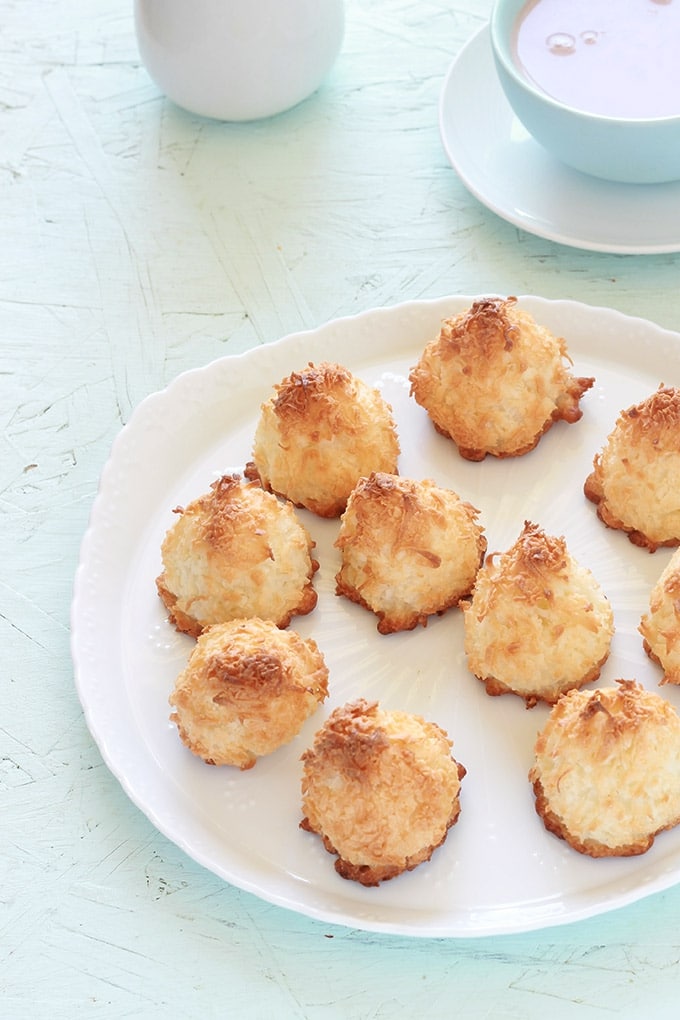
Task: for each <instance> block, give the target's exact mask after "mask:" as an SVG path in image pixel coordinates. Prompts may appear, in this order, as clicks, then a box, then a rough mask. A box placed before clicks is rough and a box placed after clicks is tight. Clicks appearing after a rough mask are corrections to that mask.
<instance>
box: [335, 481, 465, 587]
mask: <svg viewBox="0 0 680 1020" xmlns="http://www.w3.org/2000/svg"><path fill="white" fill-rule="evenodd" d="M423 494H424V495H426V496H427V503H424V502H423ZM446 495H448V493H446V492H442V493H441V495H440V494H439V492H438V487H437V486H436V485H435V484H434V483H433V482H430V481H429V480H428V481H425V482H421V483H418V482H415V481H413V480H412V479H410V478H404V477H402V476H401V475H394V474H389V473H388V472H385V471H373V472H372V473H371V474H370V475H369V476H368V477H366V478H360V479H359V481H358V482H357V485H356V487H355V489H354V493H353V495H352V511H353V512H354V513H355V514H356V530H355V534H354V536H353V539H352V540H353V541H356V540H358V539H360V538H363V537H365V534H366V533H367V534H368V535H370V536H373V535H375V545H376V551H378V550H379V549H382V550H384V549H385V548H386V547H387V546H388V545H389V547H390V548H391V550H392V552H393V553H394V552H396V551H397V550H399V549H403V550H408V551H409V552H411V553H415V554H416V555H418V556H422V557H423V558H424V559H425V560H427V561H428V562H429V563H431V564H432V566H434V567H438V566H440V564H441V556H439V555H438V554H437V553H434V552H432V551H431V550H430V549H427V548H424V547H423V542H422V539H423V533H424V529H425V527H426V525H427V527H428V528H429V527H430V526H431V524H432V523H433V522H434V521H440V522H441V523H442V524H443V523H445V521H446V510H447V504H446V502H445V496H446ZM376 504H378V505H379V506H380V508H381V520H380V528H379V529H377V528H376V520H375V511H374V507H375V505H376ZM462 505H463V506H464V507H466V508H467V509H468V510H469V513H470V517H471V520H473V521H474V520H476V518H477V517H478V516H479V510H477V509H476V507H473V506H472V504H470V503H465V502H463V504H462ZM425 534H426V535H427V534H428V532H427V531H425ZM346 542H347V539H345V538H344V537H341V538H339V539H338V541H337V542H336V545H337V546H339V547H342V545H343V544H346Z"/></svg>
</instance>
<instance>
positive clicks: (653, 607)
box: [639, 549, 680, 684]
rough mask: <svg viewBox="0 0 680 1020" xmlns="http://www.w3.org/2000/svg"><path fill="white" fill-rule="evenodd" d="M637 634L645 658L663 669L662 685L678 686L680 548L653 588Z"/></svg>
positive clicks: (679, 671) (679, 682)
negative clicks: (640, 639) (642, 646)
mask: <svg viewBox="0 0 680 1020" xmlns="http://www.w3.org/2000/svg"><path fill="white" fill-rule="evenodd" d="M639 631H640V633H641V634H642V638H643V645H644V649H645V651H646V652H647V655H649V657H650V659H652V661H653V662H656V663H658V664H659V665H660V666H661V668H662V669H663V677H662V679H661V683H662V684H680V549H676V550H675V552H674V553H673V555H672V557H671V559H670V560H669V562H668V564H667V565H666V567H665V568H664V570H663V571H662V572H661V575H660V576H659V579H658V580H657V582H656V584H655V585H654V587H653V588H652V590H651V592H650V595H649V609H648V611H647V612H646V613H644V614H643V616H642V619H641V620H640V627H639Z"/></svg>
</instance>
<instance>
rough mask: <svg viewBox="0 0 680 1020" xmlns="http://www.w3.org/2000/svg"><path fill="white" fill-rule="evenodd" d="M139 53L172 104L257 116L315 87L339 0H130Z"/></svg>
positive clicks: (338, 33) (337, 41) (217, 114)
mask: <svg viewBox="0 0 680 1020" xmlns="http://www.w3.org/2000/svg"><path fill="white" fill-rule="evenodd" d="M134 15H135V30H136V33H137V43H138V46H139V53H140V56H141V58H142V61H143V63H144V65H145V67H146V69H147V71H148V72H149V74H150V76H151V78H152V79H153V80H154V82H155V83H156V84H157V85H158V87H159V88H160V89H161V90H162V91H163V92H164V93H165V94H166V95H167V96H168V97H169V98H170V99H172V100H173V102H175V103H177V105H178V106H181V107H183V108H184V109H186V110H189V111H191V112H192V113H198V114H201V115H202V116H205V117H214V118H217V119H218V120H234V121H241V120H256V119H258V118H260V117H270V116H272V115H273V114H276V113H281V112H282V111H283V110H287V109H289V108H290V107H291V106H295V105H296V104H297V103H299V102H301V101H302V100H303V99H306V98H307V96H309V95H311V93H312V92H314V91H315V90H316V89H317V88H318V87H319V85H320V84H321V82H322V81H323V79H324V77H325V75H326V74H327V72H328V71H329V70H330V68H331V66H332V65H333V62H334V61H335V58H336V57H337V55H338V53H339V51H340V47H341V45H342V39H343V34H344V28H345V12H344V0H134Z"/></svg>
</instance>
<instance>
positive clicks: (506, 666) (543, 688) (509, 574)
mask: <svg viewBox="0 0 680 1020" xmlns="http://www.w3.org/2000/svg"><path fill="white" fill-rule="evenodd" d="M462 608H463V615H464V627H465V653H466V656H467V661H468V666H469V668H470V670H471V672H472V673H474V674H475V676H476V677H477V678H478V679H479V680H481V681H482V682H483V683H484V684H485V686H486V690H487V693H488V694H491V695H499V694H506V693H513V694H517V695H519V697H521V698H523V699H524V701H525V702H526V705H527V707H528V708H532V707H533V706H534V705H535V704H536V703H537V702H538V701H544V702H547V703H548V704H552V703H554V702H555V701H556V700H557V699H558V698H559V697H560V695H561V694H563V693H564V692H565V691H568V690H571V689H572V688H577V687H582V686H583V685H584V684H587V683H589V682H590V681H592V680H596V679H597V678H598V676H599V675H600V671H601V668H602V666H603V665H604V663H605V661H606V660H607V657H608V655H609V650H610V645H611V639H612V636H613V633H614V616H613V611H612V607H611V604H610V602H609V600H608V599H607V597H606V596H605V595H604V593H603V592H602V590H601V588H600V586H599V584H598V582H597V581H596V580H595V578H594V577H593V575H592V574H591V572H590V571H589V570H588V569H587V568H585V567H582V566H580V565H579V564H578V563H577V562H576V560H575V559H574V558H573V556H572V555H571V554H570V553H569V551H568V549H567V546H566V542H565V540H564V538H561V537H560V538H556V537H553V536H549V535H546V534H545V532H544V531H543V530H542V529H541V528H539V527H538V525H536V524H533V523H531V522H530V521H525V523H524V527H523V529H522V532H521V533H520V536H519V538H518V539H517V541H516V542H515V543H514V545H513V546H511V548H510V549H508V551H507V552H505V553H500V554H499V553H492V554H490V555H489V556H487V558H486V562H485V563H484V566H483V567H482V568H481V570H480V571H479V573H478V575H477V580H476V582H475V587H474V591H473V593H472V598H471V599H470V600H469V601H468V602H466V603H463V604H462Z"/></svg>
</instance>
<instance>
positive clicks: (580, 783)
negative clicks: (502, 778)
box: [529, 680, 680, 857]
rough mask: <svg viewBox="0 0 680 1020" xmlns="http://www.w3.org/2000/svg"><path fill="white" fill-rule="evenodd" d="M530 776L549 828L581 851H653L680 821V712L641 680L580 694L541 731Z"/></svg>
mask: <svg viewBox="0 0 680 1020" xmlns="http://www.w3.org/2000/svg"><path fill="white" fill-rule="evenodd" d="M529 780H530V782H531V783H532V784H533V788H534V794H535V797H536V811H537V812H538V814H539V815H540V816H541V818H542V819H543V822H544V824H545V827H546V828H547V829H548V830H549V831H550V832H552V833H554V834H555V835H556V836H559V837H560V838H561V839H564V840H566V842H567V843H568V844H569V845H570V846H572V847H573V848H574V849H575V850H578V851H579V853H582V854H587V855H589V856H590V857H630V856H634V855H635V854H642V853H645V851H646V850H649V848H650V846H651V845H652V843H653V842H654V837H655V836H656V835H657V834H658V833H659V832H661V831H662V830H664V829H670V828H672V827H673V826H675V825H677V824H678V822H680V717H678V714H677V712H676V711H675V709H674V708H673V706H672V705H671V704H670V703H669V702H668V701H667V700H666V699H664V698H662V697H661V696H660V695H659V694H656V693H654V692H651V691H647V690H645V689H644V688H643V687H642V686H641V685H640V684H638V683H636V682H635V681H634V680H618V681H617V685H616V686H615V687H608V688H603V689H601V690H594V691H572V692H570V693H569V694H566V695H565V696H564V697H563V698H561V699H560V700H559V701H558V702H557V704H556V705H555V706H554V708H553V709H552V710H551V712H550V715H549V717H548V720H547V722H546V723H545V726H544V727H543V730H542V731H541V733H540V734H539V736H538V739H537V741H536V746H535V759H534V764H533V767H532V768H531V770H530V772H529Z"/></svg>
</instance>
